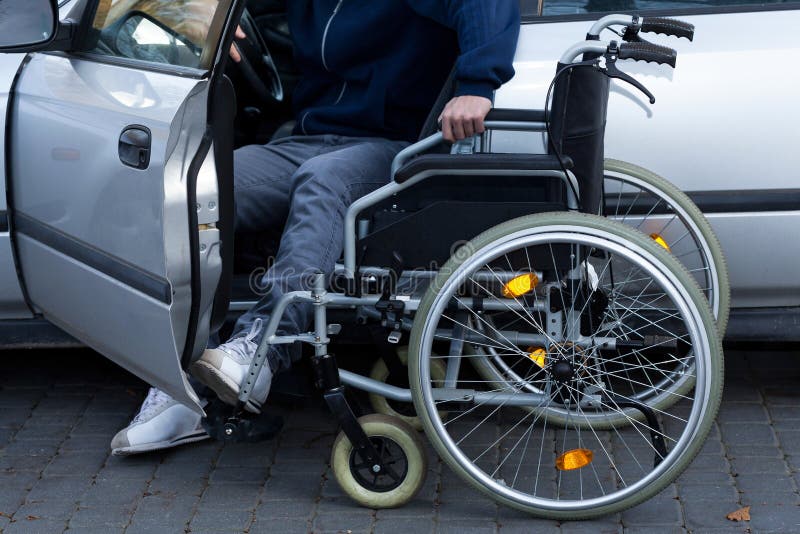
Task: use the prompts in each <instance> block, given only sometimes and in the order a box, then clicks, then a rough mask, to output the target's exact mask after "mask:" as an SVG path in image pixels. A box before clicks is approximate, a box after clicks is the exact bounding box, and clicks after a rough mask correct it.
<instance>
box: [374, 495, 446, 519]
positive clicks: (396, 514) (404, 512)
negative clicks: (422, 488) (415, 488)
mask: <svg viewBox="0 0 800 534" xmlns="http://www.w3.org/2000/svg"><path fill="white" fill-rule="evenodd" d="M435 507H436V505H435V504H434V502H433V499H427V500H426V499H421V498H418V497H417V498H414V499H412V500H411V501H410V502H408V503H406V504H405V505H403V506H401V507H399V508H389V509H385V510H378V511H377V512H376V517H377V518H378V519H382V520H391V519H405V518H409V517H433V515H434V513H435Z"/></svg>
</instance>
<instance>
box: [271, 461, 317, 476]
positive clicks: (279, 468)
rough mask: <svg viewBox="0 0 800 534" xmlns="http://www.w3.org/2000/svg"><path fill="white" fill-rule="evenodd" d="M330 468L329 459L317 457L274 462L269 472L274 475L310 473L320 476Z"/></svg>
mask: <svg viewBox="0 0 800 534" xmlns="http://www.w3.org/2000/svg"><path fill="white" fill-rule="evenodd" d="M327 469H328V460H322V459H320V458H316V459H315V460H314V461H310V460H291V461H286V460H285V461H282V462H277V463H274V464H272V465H271V466H270V468H269V472H270V474H272V476H276V475H279V474H286V473H289V474H291V473H294V474H308V475H310V476H320V475H322V474H323V473H324V472H325V471H326V470H327Z"/></svg>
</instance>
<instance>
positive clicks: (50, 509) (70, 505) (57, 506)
mask: <svg viewBox="0 0 800 534" xmlns="http://www.w3.org/2000/svg"><path fill="white" fill-rule="evenodd" d="M77 509H78V505H77V503H76V502H75V501H74V500H73V501H69V500H63V501H62V500H55V499H49V500H47V501H27V502H25V504H23V505H22V506H20V507H19V508H18V509H17V511H16V512H15V513H14V517H15V518H24V517H28V516H34V517H38V518H41V519H52V520H64V521H66V520H67V519H69V518H70V517H71V516H72V514H73V513H75V511H76V510H77Z"/></svg>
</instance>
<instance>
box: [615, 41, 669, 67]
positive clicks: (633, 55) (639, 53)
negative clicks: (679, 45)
mask: <svg viewBox="0 0 800 534" xmlns="http://www.w3.org/2000/svg"><path fill="white" fill-rule="evenodd" d="M619 58H620V59H633V60H635V61H652V62H653V63H661V64H666V65H669V66H670V67H673V68H675V61H676V60H677V58H678V53H677V52H676V51H675V50H673V49H672V48H667V47H666V46H658V45H654V44H651V43H623V44H621V45H620V46H619Z"/></svg>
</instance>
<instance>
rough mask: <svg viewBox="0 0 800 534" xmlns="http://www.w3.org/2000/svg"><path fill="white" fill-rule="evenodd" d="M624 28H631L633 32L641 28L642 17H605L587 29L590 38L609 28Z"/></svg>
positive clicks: (616, 15) (614, 15) (615, 15)
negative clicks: (616, 26) (617, 26)
mask: <svg viewBox="0 0 800 534" xmlns="http://www.w3.org/2000/svg"><path fill="white" fill-rule="evenodd" d="M615 25H620V26H625V27H627V28H633V29H634V30H638V29H639V28H641V27H642V17H639V16H638V15H633V16H632V15H618V14H613V15H606V16H605V17H603V18H601V19H599V20H598V21H597V22H595V23H594V24H593V25H592V27H591V28H590V29H589V33H588V34H587V35H589V36H590V37H598V36H599V35H600V32H601V31H603V30H605V29H606V28H608V27H609V26H615Z"/></svg>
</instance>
